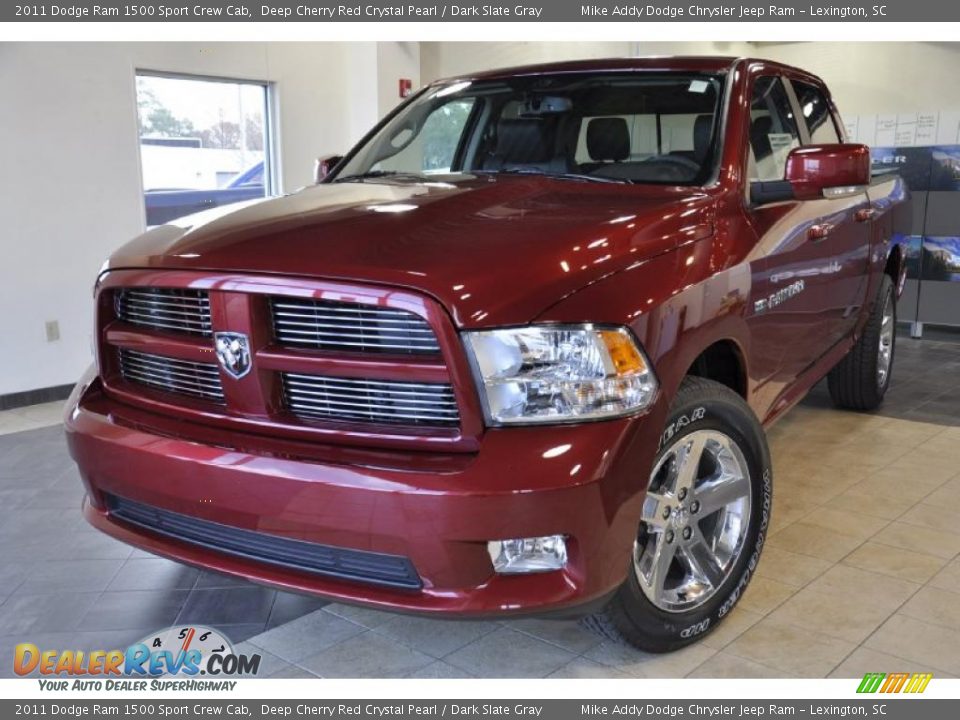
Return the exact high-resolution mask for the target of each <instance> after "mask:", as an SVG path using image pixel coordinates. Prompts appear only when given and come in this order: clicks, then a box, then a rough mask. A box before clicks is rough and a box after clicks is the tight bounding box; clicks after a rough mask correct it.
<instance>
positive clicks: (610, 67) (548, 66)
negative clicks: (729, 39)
mask: <svg viewBox="0 0 960 720" xmlns="http://www.w3.org/2000/svg"><path fill="white" fill-rule="evenodd" d="M738 59H739V58H735V57H707V56H689V57H683V56H669V55H664V56H657V57H631V58H603V59H596V60H566V61H563V62H552V63H540V64H536V65H518V66H516V67H508V68H498V69H495V70H485V71H483V72H477V73H465V74H463V75H459V76H455V77H451V78H446V79H445V80H441V81H440V82H449V81H451V80H467V79H469V80H505V79H507V78H511V77H518V76H524V75H554V74H562V73H584V72H615V71H624V70H626V71H629V70H692V71H696V72H723V71H726V70H729V69H730V68H731V67H733V65H734V63H736V62H737V60H738Z"/></svg>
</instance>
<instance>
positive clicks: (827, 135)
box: [790, 80, 840, 145]
mask: <svg viewBox="0 0 960 720" xmlns="http://www.w3.org/2000/svg"><path fill="white" fill-rule="evenodd" d="M790 82H791V83H792V84H793V89H794V92H796V94H797V101H798V102H799V103H800V111H801V112H802V113H803V118H804V120H805V121H806V123H807V130H809V131H810V142H811V143H812V144H813V145H830V144H832V143H838V142H840V133H838V132H837V126H836V125H834V122H833V115H832V114H831V113H830V105H829V104H828V103H827V98H826V97H825V96H824V94H823V90H821V89H820V88H819V87H817V86H816V85H811V84H810V83H805V82H801V81H800V80H791V81H790Z"/></svg>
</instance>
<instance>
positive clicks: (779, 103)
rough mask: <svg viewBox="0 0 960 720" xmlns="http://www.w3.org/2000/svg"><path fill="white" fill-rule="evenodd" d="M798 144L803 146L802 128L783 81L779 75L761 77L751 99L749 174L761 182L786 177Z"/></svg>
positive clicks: (754, 179)
mask: <svg viewBox="0 0 960 720" xmlns="http://www.w3.org/2000/svg"><path fill="white" fill-rule="evenodd" d="M796 147H800V132H799V130H798V129H797V119H796V118H795V117H794V116H793V110H792V109H791V106H790V101H789V100H788V99H787V93H786V90H785V89H784V87H783V83H782V82H781V80H780V78H779V77H774V76H762V77H758V78H757V79H756V80H755V81H754V84H753V94H752V96H751V100H750V155H749V163H748V167H747V177H748V178H749V179H750V180H751V181H760V182H768V181H772V180H783V177H784V174H785V172H786V168H787V155H789V154H790V151H791V150H793V149H794V148H796Z"/></svg>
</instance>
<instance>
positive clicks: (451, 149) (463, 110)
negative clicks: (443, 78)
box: [377, 99, 474, 175]
mask: <svg viewBox="0 0 960 720" xmlns="http://www.w3.org/2000/svg"><path fill="white" fill-rule="evenodd" d="M473 104H474V100H473V99H469V100H453V101H451V102H448V103H445V104H443V105H440V106H438V107H436V108H434V109H433V110H432V111H431V112H430V114H429V115H428V116H427V117H426V118H425V119H424V120H423V122H422V124H421V125H420V127H419V128H417V127H405V128H403V129H402V130H401V131H400V132H399V133H397V134H395V135H394V136H393V137H392V138H391V139H390V144H391V145H392V146H393V148H395V150H392V151H388V152H387V153H386V154H387V155H388V156H387V157H385V158H384V159H383V160H381V161H380V162H379V163H378V164H377V169H380V170H402V169H404V168H409V167H410V166H411V165H412V166H414V167H419V168H420V169H421V171H422V172H424V173H426V174H428V175H429V174H430V173H446V172H449V171H450V166H451V165H452V164H453V155H454V153H455V152H456V150H457V147H458V146H459V143H460V139H461V137H462V136H463V132H464V130H465V129H466V127H467V120H468V119H469V117H470V111H471V110H472V109H473ZM414 133H415V134H414Z"/></svg>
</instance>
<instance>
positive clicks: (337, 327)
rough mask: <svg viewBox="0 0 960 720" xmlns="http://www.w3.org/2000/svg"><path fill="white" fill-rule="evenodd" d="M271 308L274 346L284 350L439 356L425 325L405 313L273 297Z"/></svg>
mask: <svg viewBox="0 0 960 720" xmlns="http://www.w3.org/2000/svg"><path fill="white" fill-rule="evenodd" d="M270 304H271V308H272V311H273V328H274V334H275V336H276V339H277V342H279V343H280V344H281V345H286V346H288V347H293V348H298V349H299V348H304V349H311V350H333V351H346V352H368V353H369V352H376V353H399V354H404V353H409V354H430V353H438V352H440V346H439V345H438V344H437V338H436V335H434V332H433V329H432V328H431V327H430V325H429V324H428V323H427V321H426V320H424V319H423V318H422V317H420V316H419V315H415V314H414V313H412V312H408V311H406V310H400V309H397V308H385V307H378V306H374V305H361V304H359V303H343V302H337V301H331V300H304V299H299V298H286V297H284V298H281V297H273V298H271V299H270Z"/></svg>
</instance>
